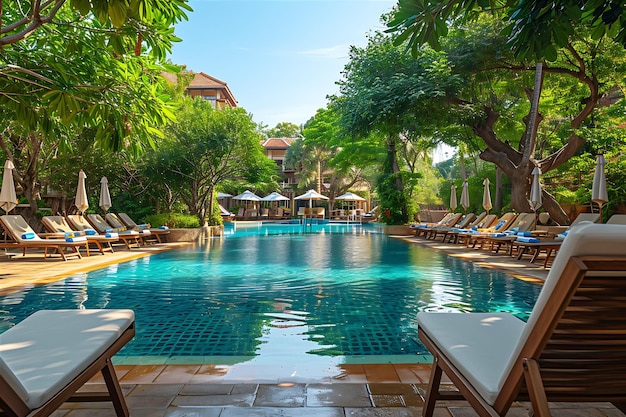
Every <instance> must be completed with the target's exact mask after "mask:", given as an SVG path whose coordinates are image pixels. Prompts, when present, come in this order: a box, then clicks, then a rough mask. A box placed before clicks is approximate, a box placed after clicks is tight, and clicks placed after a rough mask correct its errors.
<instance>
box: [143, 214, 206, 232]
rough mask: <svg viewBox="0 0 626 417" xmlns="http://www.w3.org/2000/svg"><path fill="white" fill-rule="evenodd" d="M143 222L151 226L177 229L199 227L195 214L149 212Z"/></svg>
mask: <svg viewBox="0 0 626 417" xmlns="http://www.w3.org/2000/svg"><path fill="white" fill-rule="evenodd" d="M145 222H146V223H150V225H151V226H152V227H159V226H163V225H165V226H167V227H171V228H177V229H192V228H196V227H200V220H198V217H197V216H192V215H190V214H182V213H161V214H150V215H148V216H146V217H145Z"/></svg>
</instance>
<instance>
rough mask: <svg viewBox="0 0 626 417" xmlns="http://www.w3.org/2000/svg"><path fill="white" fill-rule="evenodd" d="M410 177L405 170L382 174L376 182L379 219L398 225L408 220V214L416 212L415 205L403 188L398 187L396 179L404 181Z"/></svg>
mask: <svg viewBox="0 0 626 417" xmlns="http://www.w3.org/2000/svg"><path fill="white" fill-rule="evenodd" d="M410 177H412V174H409V173H407V172H397V173H387V174H382V175H381V176H380V177H379V178H378V181H377V184H376V192H377V196H378V204H379V206H380V211H381V216H380V217H379V221H380V222H382V223H385V224H390V225H398V224H405V223H407V222H408V221H409V215H410V214H412V213H415V212H417V206H416V205H415V202H414V201H411V199H410V198H409V196H408V193H406V192H405V191H404V189H399V188H398V181H399V180H400V181H406V180H408V179H410Z"/></svg>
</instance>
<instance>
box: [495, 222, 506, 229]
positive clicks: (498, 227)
mask: <svg viewBox="0 0 626 417" xmlns="http://www.w3.org/2000/svg"><path fill="white" fill-rule="evenodd" d="M505 224H506V220H500V221H499V222H498V224H496V227H495V230H500V228H501V227H502V226H504V225H505Z"/></svg>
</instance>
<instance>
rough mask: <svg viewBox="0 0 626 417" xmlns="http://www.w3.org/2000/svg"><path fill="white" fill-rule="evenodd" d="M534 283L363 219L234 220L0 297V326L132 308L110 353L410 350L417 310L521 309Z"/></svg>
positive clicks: (239, 356)
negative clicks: (132, 331) (123, 342)
mask: <svg viewBox="0 0 626 417" xmlns="http://www.w3.org/2000/svg"><path fill="white" fill-rule="evenodd" d="M539 289H540V288H539V286H537V285H534V284H531V283H528V282H524V281H522V280H518V279H515V278H512V277H510V276H507V275H506V274H504V273H501V272H498V271H495V270H491V269H484V268H481V267H478V266H476V265H474V264H471V263H467V262H464V261H461V260H459V259H456V258H452V257H448V256H447V255H446V254H444V253H441V252H438V251H433V250H431V249H428V248H423V247H420V246H419V245H414V244H410V243H407V242H405V241H403V240H400V239H394V238H390V237H388V236H386V235H384V234H382V233H381V230H380V228H378V227H377V226H373V225H358V224H353V225H345V224H344V225H338V224H324V225H312V226H308V227H307V228H306V229H304V228H303V227H302V226H301V225H297V224H296V225H288V224H261V223H258V224H257V223H250V224H246V225H242V224H237V225H236V228H235V227H234V226H228V227H227V228H226V231H225V236H224V238H221V239H212V240H210V241H208V242H206V243H203V244H196V245H191V246H189V247H186V248H184V249H181V250H176V251H169V252H164V253H161V254H157V255H153V256H150V257H146V258H141V259H138V260H134V261H130V262H127V263H123V264H119V265H112V266H110V267H107V268H104V269H101V270H98V271H94V272H90V273H89V274H80V275H76V276H72V277H69V278H67V279H65V280H63V281H59V282H56V283H52V284H48V285H42V286H36V287H32V288H27V289H24V290H22V291H19V292H16V293H13V294H10V295H7V296H5V297H1V298H0V308H1V310H2V311H1V312H0V331H3V330H6V329H7V328H8V327H10V326H12V325H14V324H15V323H17V322H19V321H21V320H22V319H24V318H25V317H26V316H28V315H29V314H31V313H32V312H34V311H36V310H40V309H45V308H48V309H60V308H132V309H133V310H135V312H136V315H137V335H136V337H135V339H134V340H133V341H132V342H131V343H129V344H128V345H127V346H126V347H125V348H124V349H123V350H122V351H121V352H120V353H119V354H118V355H117V356H116V360H117V363H133V364H144V363H225V364H230V363H239V362H245V361H249V360H252V359H254V360H257V361H259V360H261V361H276V362H280V361H284V360H285V358H289V360H290V361H312V360H322V358H332V360H335V361H345V362H353V363H358V362H361V363H382V362H385V363H388V362H392V363H394V362H395V363H399V362H415V361H419V360H420V358H423V357H425V355H427V351H426V350H425V348H424V347H423V346H421V344H419V343H418V341H417V338H416V336H417V329H416V323H415V316H416V314H417V312H418V311H463V312H465V311H507V312H511V313H513V314H515V315H517V316H518V317H521V318H526V317H527V315H528V314H529V312H530V309H531V308H532V305H533V304H534V302H535V300H536V297H537V295H538V293H539Z"/></svg>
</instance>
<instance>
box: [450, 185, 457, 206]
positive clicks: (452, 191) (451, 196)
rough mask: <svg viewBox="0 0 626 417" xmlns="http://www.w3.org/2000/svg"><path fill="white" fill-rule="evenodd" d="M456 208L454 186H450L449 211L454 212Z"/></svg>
mask: <svg viewBox="0 0 626 417" xmlns="http://www.w3.org/2000/svg"><path fill="white" fill-rule="evenodd" d="M456 208H457V202H456V185H454V184H452V187H451V188H450V211H454V210H456Z"/></svg>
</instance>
